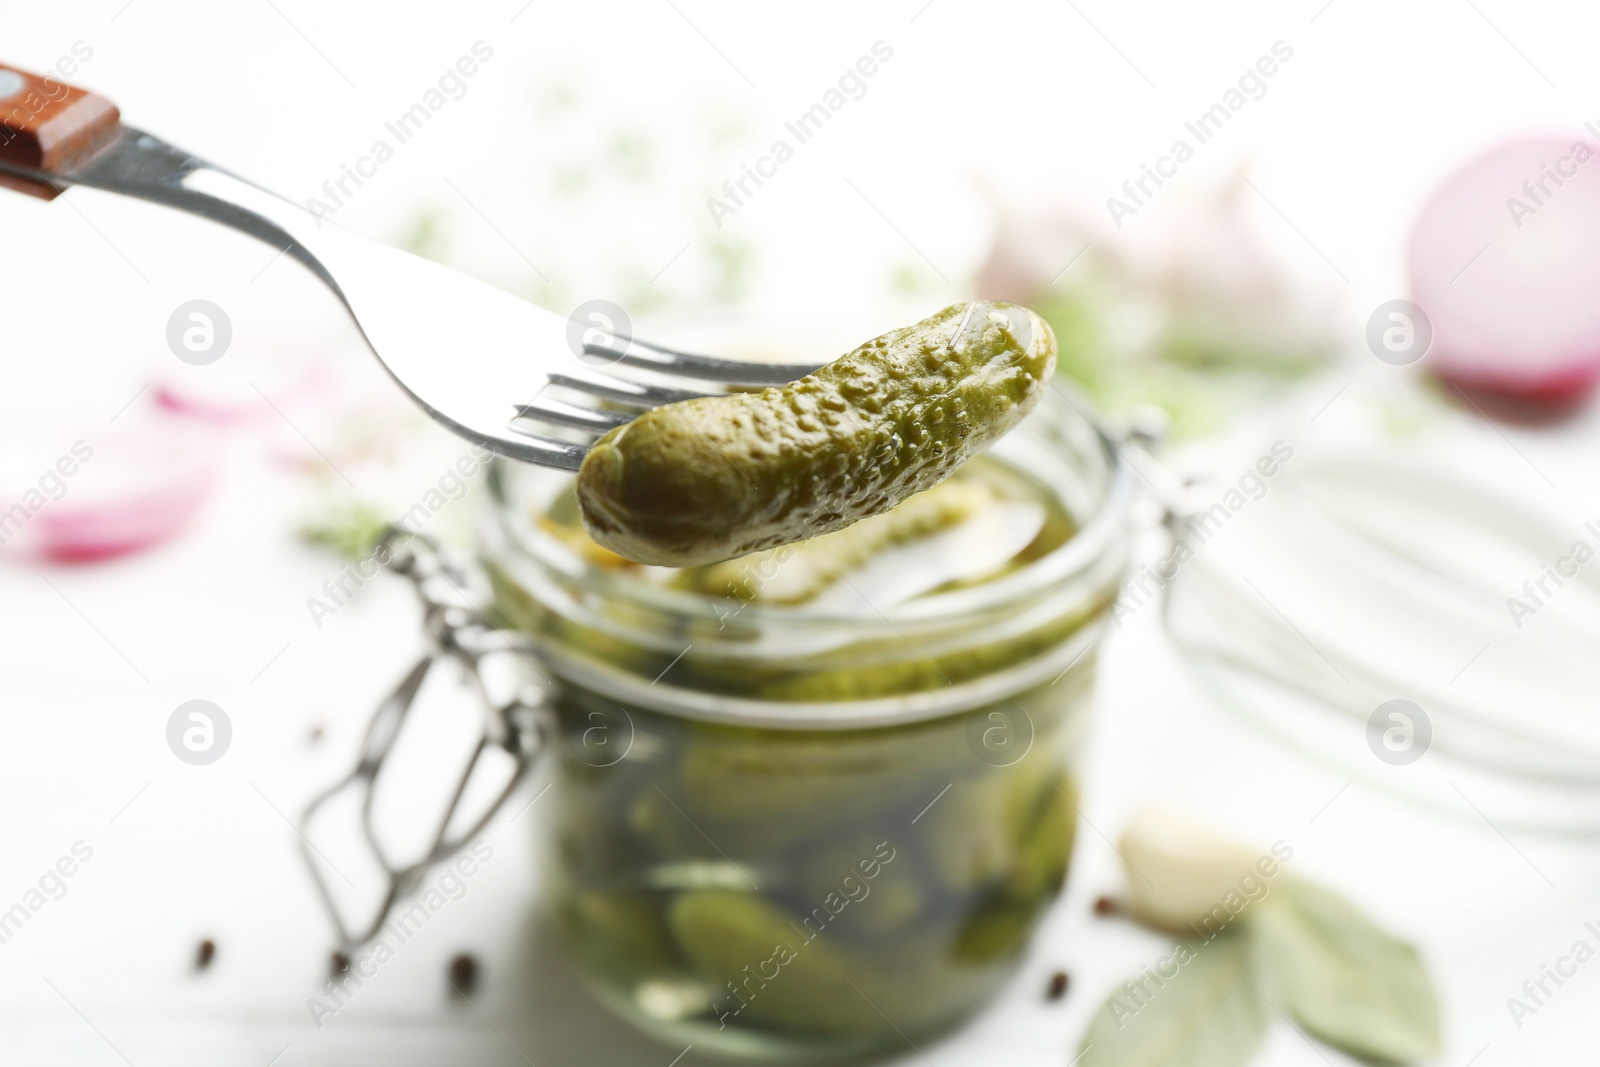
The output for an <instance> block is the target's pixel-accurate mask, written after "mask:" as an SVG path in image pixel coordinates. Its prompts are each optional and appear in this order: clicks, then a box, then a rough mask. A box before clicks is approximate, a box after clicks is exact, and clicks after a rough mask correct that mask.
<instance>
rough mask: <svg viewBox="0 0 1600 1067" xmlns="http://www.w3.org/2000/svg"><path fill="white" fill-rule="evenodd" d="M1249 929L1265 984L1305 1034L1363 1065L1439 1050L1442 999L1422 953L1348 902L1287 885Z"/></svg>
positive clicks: (1316, 889)
mask: <svg viewBox="0 0 1600 1067" xmlns="http://www.w3.org/2000/svg"><path fill="white" fill-rule="evenodd" d="M1251 927H1252V929H1251V933H1252V935H1253V940H1254V941H1255V942H1256V947H1257V951H1258V952H1259V953H1260V960H1259V962H1260V969H1261V972H1262V974H1263V979H1264V981H1265V982H1266V984H1265V985H1264V986H1263V988H1264V989H1267V990H1269V991H1270V992H1269V995H1270V996H1271V997H1272V998H1273V1002H1274V1003H1275V1004H1276V1005H1277V1007H1278V1008H1280V1009H1281V1010H1283V1011H1284V1012H1285V1013H1287V1014H1289V1015H1291V1016H1293V1017H1294V1018H1295V1019H1296V1020H1298V1021H1299V1023H1300V1025H1301V1026H1303V1027H1304V1028H1305V1030H1306V1031H1307V1032H1308V1033H1310V1034H1312V1035H1314V1036H1316V1037H1318V1038H1321V1039H1322V1040H1323V1041H1326V1042H1327V1043H1328V1044H1330V1045H1334V1046H1337V1047H1338V1048H1341V1049H1344V1050H1345V1051H1346V1052H1349V1053H1351V1054H1352V1055H1355V1056H1360V1057H1363V1058H1366V1059H1374V1060H1387V1061H1390V1062H1394V1063H1410V1062H1413V1061H1416V1060H1427V1059H1432V1058H1434V1057H1435V1056H1437V1055H1438V1054H1439V1002H1438V999H1437V998H1436V997H1435V995H1434V991H1433V984H1432V983H1431V982H1430V981H1429V979H1428V973H1427V971H1426V970H1425V969H1424V967H1423V965H1422V959H1421V957H1420V956H1419V955H1418V954H1417V950H1416V949H1415V948H1414V947H1413V946H1411V945H1409V944H1407V943H1406V942H1404V941H1401V940H1399V939H1397V938H1394V937H1391V936H1390V935H1389V934H1387V933H1385V932H1384V931H1383V930H1381V929H1379V928H1378V927H1377V926H1376V925H1375V924H1374V923H1373V922H1372V920H1370V919H1368V918H1367V917H1366V916H1365V915H1363V914H1362V913H1361V911H1360V910H1359V909H1358V908H1356V906H1355V905H1353V904H1351V903H1350V902H1349V901H1348V900H1346V899H1345V898H1344V897H1342V896H1340V895H1339V894H1338V893H1335V892H1333V891H1332V890H1329V889H1324V888H1322V887H1321V886H1316V885H1312V884H1310V883H1307V882H1301V881H1292V882H1286V883H1285V884H1284V885H1283V886H1281V887H1280V889H1279V891H1278V892H1276V893H1274V894H1273V895H1272V896H1271V897H1270V898H1268V899H1267V900H1266V901H1264V902H1263V906H1262V907H1261V908H1259V909H1258V910H1257V912H1256V914H1255V915H1254V916H1253V917H1252V920H1251Z"/></svg>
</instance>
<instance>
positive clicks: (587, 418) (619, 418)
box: [517, 396, 633, 433]
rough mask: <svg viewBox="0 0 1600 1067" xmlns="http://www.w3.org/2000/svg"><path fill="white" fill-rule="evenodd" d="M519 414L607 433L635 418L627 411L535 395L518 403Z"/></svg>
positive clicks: (527, 417) (523, 416)
mask: <svg viewBox="0 0 1600 1067" xmlns="http://www.w3.org/2000/svg"><path fill="white" fill-rule="evenodd" d="M517 416H518V417H519V418H524V419H543V420H544V421H545V422H553V423H556V424H557V425H560V426H575V427H577V428H578V429H580V430H589V431H592V432H594V433H605V432H606V431H607V430H609V429H612V428H613V427H616V426H621V425H622V424H623V423H625V422H631V421H632V420H633V416H632V415H631V414H628V413H626V412H621V411H596V410H594V409H593V408H585V407H579V406H578V405H576V404H569V403H567V402H566V401H565V400H557V399H556V398H555V397H549V396H540V397H535V398H534V399H533V400H532V402H530V403H527V404H518V405H517Z"/></svg>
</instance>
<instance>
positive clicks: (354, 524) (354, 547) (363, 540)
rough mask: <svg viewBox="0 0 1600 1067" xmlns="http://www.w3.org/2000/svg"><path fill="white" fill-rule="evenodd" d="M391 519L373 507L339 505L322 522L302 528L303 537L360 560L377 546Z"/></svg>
mask: <svg viewBox="0 0 1600 1067" xmlns="http://www.w3.org/2000/svg"><path fill="white" fill-rule="evenodd" d="M388 528H389V519H388V517H387V516H385V515H384V514H383V513H382V512H380V511H379V510H378V509H377V508H375V507H373V506H372V505H370V504H360V503H354V504H339V505H336V506H335V507H333V508H332V509H330V510H329V512H328V514H327V515H326V516H324V517H322V518H319V519H314V520H312V521H310V522H307V523H305V524H303V525H302V526H301V527H300V531H299V532H300V536H301V537H302V538H304V539H305V540H306V541H309V542H310V543H311V544H314V545H323V546H325V547H327V548H331V549H333V550H334V551H335V552H337V553H339V555H341V556H344V557H346V558H347V559H360V558H361V557H363V556H365V555H366V554H367V553H369V552H371V551H372V549H373V548H374V547H375V546H376V545H377V543H378V538H380V537H382V536H383V532H384V531H385V530H386V529H388Z"/></svg>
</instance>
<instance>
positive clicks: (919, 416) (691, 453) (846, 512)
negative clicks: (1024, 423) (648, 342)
mask: <svg viewBox="0 0 1600 1067" xmlns="http://www.w3.org/2000/svg"><path fill="white" fill-rule="evenodd" d="M1055 357H1056V346H1055V338H1054V336H1053V335H1052V334H1051V332H1050V327H1049V326H1047V325H1046V324H1045V323H1044V320H1042V319H1040V318H1039V317H1038V316H1037V315H1035V314H1034V313H1033V312H1031V311H1028V310H1027V309H1026V308H1020V307H1017V306H1016V305H1014V304H1000V303H987V302H985V303H972V304H955V305H952V306H951V307H948V308H945V309H944V310H943V311H941V312H939V313H938V314H936V315H934V316H932V317H931V318H927V319H924V320H923V321H921V322H919V323H917V324H916V325H914V326H908V327H904V328H902V329H899V330H893V331H891V332H889V333H886V334H884V335H882V336H881V337H878V338H875V339H874V340H871V341H868V342H867V343H866V344H864V345H862V346H860V347H859V348H857V349H855V350H854V351H852V352H850V353H848V354H846V355H844V356H842V357H840V358H839V359H837V360H835V361H834V362H832V363H830V364H828V365H827V366H826V367H823V368H822V369H821V370H819V371H817V372H816V373H814V374H811V375H808V376H807V377H805V378H802V379H800V380H799V381H798V382H794V383H792V384H790V385H788V386H785V387H783V388H781V389H764V390H762V391H760V392H756V393H734V394H731V395H728V396H717V397H704V398H700V399H696V400H688V401H684V402H682V403H678V404H669V405H666V406H664V407H660V408H657V409H655V410H654V411H649V412H646V413H645V414H643V415H641V416H639V417H638V418H636V419H634V420H633V421H632V422H629V423H627V424H625V425H623V426H619V427H617V428H616V429H614V430H611V431H610V432H608V433H607V434H605V435H604V436H603V437H601V438H600V439H599V440H598V441H596V442H595V444H594V447H593V448H591V449H590V450H589V454H588V455H587V456H585V457H584V461H583V467H582V469H581V470H580V471H579V472H578V502H579V505H580V507H581V509H582V515H583V522H584V525H585V526H586V527H587V529H588V530H589V533H590V535H591V536H592V537H593V538H594V540H595V541H597V542H598V543H599V544H601V545H602V546H604V547H606V548H608V549H610V550H612V551H613V552H616V553H617V554H619V555H621V556H623V557H625V558H627V559H631V560H636V561H638V562H640V563H650V564H662V565H667V566H680V567H683V566H696V565H701V564H708V563H716V562H720V561H722V560H727V559H732V558H734V557H737V556H742V555H747V554H749V553H751V552H756V551H760V550H762V549H767V548H775V547H777V546H779V545H784V544H789V543H791V542H794V541H801V540H805V539H807V538H810V537H815V536H817V535H819V534H824V533H828V532H830V531H833V530H839V529H843V528H844V527H846V526H849V525H850V524H852V523H854V522H857V521H858V520H860V519H864V518H866V517H868V516H870V515H876V514H879V513H881V512H884V511H887V510H888V509H889V508H892V507H894V506H895V505H896V504H898V503H899V502H900V501H902V500H904V499H906V498H907V497H909V496H911V495H912V494H913V493H916V492H919V491H921V490H924V489H927V488H929V487H930V486H933V485H935V484H936V483H938V482H940V481H942V480H943V479H944V478H946V477H947V476H949V474H950V473H951V472H952V471H954V470H955V469H956V468H957V467H959V466H961V464H962V463H964V462H966V461H967V460H968V459H969V458H971V457H972V456H973V455H975V454H977V453H978V452H980V451H981V450H982V449H984V448H985V447H987V446H988V445H989V444H990V443H991V442H993V441H994V440H995V439H996V438H998V437H1000V436H1001V435H1002V434H1004V433H1005V432H1006V431H1008V430H1010V429H1011V428H1012V427H1013V426H1015V425H1016V424H1017V422H1018V421H1020V420H1021V418H1022V417H1023V416H1024V415H1026V414H1027V413H1028V411H1030V410H1031V409H1032V408H1033V406H1034V405H1035V404H1036V403H1038V401H1039V398H1040V397H1041V396H1043V394H1044V390H1045V388H1046V386H1047V384H1048V382H1049V380H1050V375H1051V374H1052V373H1053V372H1054V370H1055Z"/></svg>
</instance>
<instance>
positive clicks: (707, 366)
mask: <svg viewBox="0 0 1600 1067" xmlns="http://www.w3.org/2000/svg"><path fill="white" fill-rule="evenodd" d="M583 350H584V352H586V353H587V354H589V355H591V356H600V357H603V358H605V359H608V360H611V361H613V362H616V363H626V364H628V365H629V366H634V367H645V368H648V369H649V370H654V371H660V372H661V373H663V374H676V375H679V376H682V377H687V378H698V379H700V380H701V381H707V382H722V383H724V384H727V385H788V384H789V383H790V382H792V381H795V380H797V379H799V378H804V377H805V376H806V375H808V374H810V373H811V372H812V371H814V370H816V369H817V368H818V367H821V366H824V364H821V363H746V362H744V361H743V360H737V359H717V358H716V357H714V356H697V355H693V354H691V353H688V352H677V351H674V350H673V349H670V348H662V347H661V346H660V345H653V344H650V343H648V342H646V341H641V340H639V339H638V338H633V339H631V340H627V341H621V340H619V339H618V338H617V337H616V336H615V335H612V336H611V337H609V338H608V339H607V340H604V341H585V342H584V345H583Z"/></svg>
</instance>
